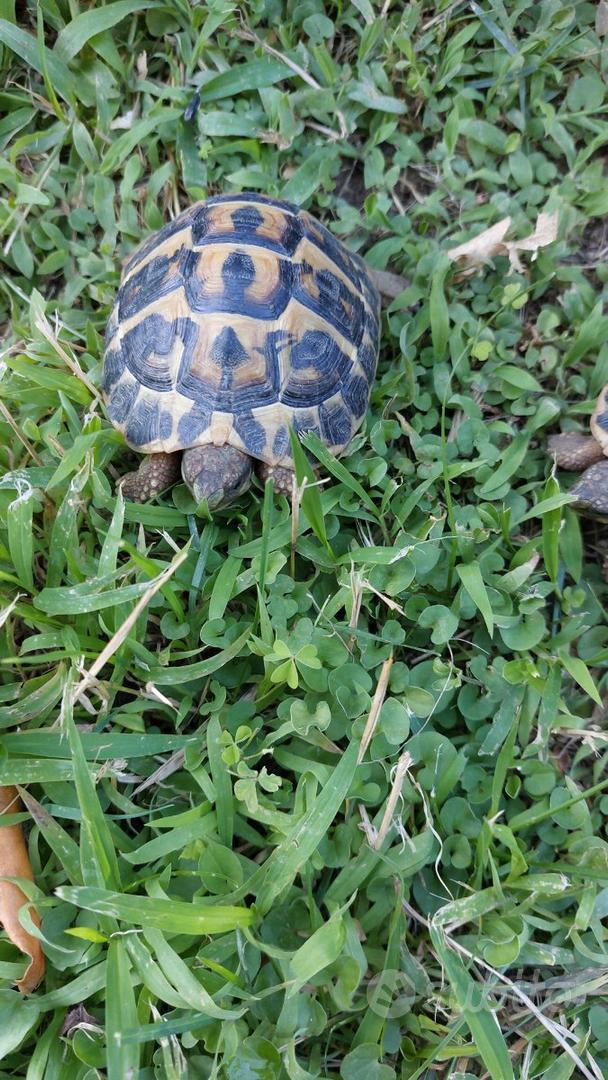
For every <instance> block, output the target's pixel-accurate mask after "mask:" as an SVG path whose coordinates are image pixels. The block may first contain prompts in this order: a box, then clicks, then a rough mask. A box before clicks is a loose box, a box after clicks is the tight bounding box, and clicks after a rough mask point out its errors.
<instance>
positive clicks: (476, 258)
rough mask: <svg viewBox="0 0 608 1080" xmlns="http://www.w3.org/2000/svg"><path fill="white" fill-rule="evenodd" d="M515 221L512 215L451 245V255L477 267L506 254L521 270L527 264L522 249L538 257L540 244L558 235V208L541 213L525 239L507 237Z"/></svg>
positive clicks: (549, 241)
mask: <svg viewBox="0 0 608 1080" xmlns="http://www.w3.org/2000/svg"><path fill="white" fill-rule="evenodd" d="M511 221H512V218H510V217H506V218H503V219H502V220H501V221H498V222H497V223H496V225H491V226H490V228H489V229H484V230H483V232H480V233H478V234H477V236H474V237H473V238H472V239H471V240H466V241H465V243H464V244H458V245H457V246H456V247H453V248H450V249H449V250H448V257H449V258H450V259H452V261H453V262H462V263H464V265H465V266H466V267H470V268H472V269H473V268H475V267H479V266H482V265H483V264H484V263H487V262H489V261H490V259H493V258H494V257H495V255H506V256H507V258H508V260H509V262H510V264H511V266H512V268H513V270H517V271H518V272H521V271H522V270H523V266H522V263H521V261H520V258H519V254H520V252H522V251H530V252H532V257H533V258H534V257H535V256H536V253H537V252H538V250H539V248H543V247H546V246H547V244H552V243H553V241H554V240H556V239H557V213H555V212H554V213H552V214H539V215H538V217H537V219H536V225H535V226H534V229H533V231H532V232H531V233H529V235H528V236H524V237H523V238H522V239H521V240H505V236H506V235H507V232H508V231H509V228H510V226H511Z"/></svg>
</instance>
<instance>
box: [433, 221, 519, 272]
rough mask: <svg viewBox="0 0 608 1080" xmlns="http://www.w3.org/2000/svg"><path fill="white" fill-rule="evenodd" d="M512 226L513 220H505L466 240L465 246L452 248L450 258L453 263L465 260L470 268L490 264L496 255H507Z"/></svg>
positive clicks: (460, 245)
mask: <svg viewBox="0 0 608 1080" xmlns="http://www.w3.org/2000/svg"><path fill="white" fill-rule="evenodd" d="M510 224H511V218H510V217H506V218H503V219H502V221H498V222H497V223H496V225H491V226H490V228H489V229H484V230H483V232H480V233H478V234H477V236H474V237H473V239H472V240H465V242H464V244H458V246H457V247H453V248H450V249H449V251H448V256H449V258H450V259H452V261H453V262H458V260H459V259H463V260H464V261H465V262H466V263H467V264H468V265H469V266H482V265H483V264H484V263H487V262H490V259H493V258H494V256H495V255H504V254H505V250H504V249H505V244H504V240H505V236H506V235H507V231H508V229H509V226H510Z"/></svg>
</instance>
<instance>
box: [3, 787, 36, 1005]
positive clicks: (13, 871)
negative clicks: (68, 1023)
mask: <svg viewBox="0 0 608 1080" xmlns="http://www.w3.org/2000/svg"><path fill="white" fill-rule="evenodd" d="M21 809H22V807H21V803H20V801H19V797H18V795H17V789H16V788H14V787H1V786H0V814H15V813H17V812H18V811H19V810H21ZM0 877H20V878H28V879H29V881H33V880H34V875H33V873H32V868H31V866H30V860H29V857H28V853H27V848H26V846H25V840H24V838H23V832H22V830H21V826H20V825H7V826H5V827H4V828H0ZM26 903H27V897H26V896H25V895H24V893H23V892H22V891H21V889H20V888H19V886H18V885H15V884H14V883H13V882H12V881H1V880H0V923H1V924H2V926H3V927H4V929H5V931H6V933H7V934H8V937H9V938H10V940H11V941H12V942H13V945H16V946H17V948H18V949H20V950H21V952H22V953H24V954H25V956H29V958H30V963H29V965H28V967H27V970H26V972H25V974H24V975H23V976H22V978H21V979H19V980H18V981H17V988H18V989H19V990H20V991H21V993H22V994H29V993H31V991H32V990H35V989H36V987H37V986H38V984H39V983H40V982H41V981H42V979H43V977H44V953H43V952H42V948H41V945H40V942H39V941H38V939H37V938H35V937H32V935H31V934H28V932H27V930H24V929H23V927H22V925H21V923H20V922H19V917H18V916H19V909H20V908H21V907H23V905H24V904H26ZM31 915H32V920H33V922H35V923H36V925H37V926H39V925H40V920H39V918H38V916H37V914H36V912H35V911H34V910H33V909H32V910H31Z"/></svg>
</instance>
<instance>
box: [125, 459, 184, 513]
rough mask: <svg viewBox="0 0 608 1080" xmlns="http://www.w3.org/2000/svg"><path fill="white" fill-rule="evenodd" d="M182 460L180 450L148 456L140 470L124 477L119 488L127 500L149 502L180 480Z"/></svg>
mask: <svg viewBox="0 0 608 1080" xmlns="http://www.w3.org/2000/svg"><path fill="white" fill-rule="evenodd" d="M181 458H182V455H181V451H179V450H178V451H177V452H176V453H175V454H162V453H161V454H148V455H147V456H146V457H145V458H144V459H143V461H142V462H141V465H140V466H139V469H135V470H134V472H130V473H127V475H126V476H123V477H122V479H121V480H119V481H118V486H119V487H120V488H121V489H122V493H123V495H124V496H125V498H126V499H131V500H133V502H147V500H148V499H153V498H154V496H155V495H159V494H160V492H161V491H164V490H165V488H168V487H170V486H171V484H174V483H175V481H176V480H179V478H180V475H181V472H180V466H181Z"/></svg>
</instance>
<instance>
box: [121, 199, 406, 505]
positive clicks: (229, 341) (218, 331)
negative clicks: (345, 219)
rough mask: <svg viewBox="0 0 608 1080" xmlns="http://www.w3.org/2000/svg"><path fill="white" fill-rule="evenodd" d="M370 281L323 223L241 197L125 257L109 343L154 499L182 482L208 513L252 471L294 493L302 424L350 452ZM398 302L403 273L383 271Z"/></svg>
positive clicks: (203, 207)
mask: <svg viewBox="0 0 608 1080" xmlns="http://www.w3.org/2000/svg"><path fill="white" fill-rule="evenodd" d="M372 275H373V271H370V269H369V268H367V267H366V265H365V263H364V262H363V260H362V259H361V258H360V257H359V256H358V255H356V254H354V253H352V252H351V251H349V250H348V249H347V248H346V247H345V246H344V245H343V244H342V243H341V242H340V241H339V240H337V239H336V237H334V236H333V235H332V234H331V233H330V232H329V231H328V230H327V229H326V228H325V227H324V226H323V225H321V224H320V222H318V221H317V220H316V219H315V218H314V217H312V215H311V214H309V213H308V212H307V211H305V210H301V209H299V208H298V207H296V206H293V205H291V204H290V203H288V202H282V201H279V200H277V199H271V198H267V197H265V196H263V195H258V194H251V193H244V194H239V195H218V196H214V197H212V198H209V199H206V200H205V201H203V202H198V203H195V204H194V205H192V206H191V207H189V208H188V209H187V210H186V211H185V212H184V213H182V214H180V215H179V216H178V217H176V218H175V219H174V220H173V221H171V222H169V223H168V224H167V225H165V226H164V228H161V229H160V231H159V232H157V233H155V234H154V235H153V236H151V237H150V238H149V239H147V240H146V241H144V243H143V244H142V245H141V246H140V247H139V248H138V249H137V250H136V251H135V253H134V254H133V255H132V256H131V258H130V259H129V261H128V262H127V264H126V266H125V268H124V271H123V275H122V279H121V283H120V287H119V290H118V293H117V296H116V302H115V304H114V307H113V309H112V313H111V316H110V320H109V324H108V328H107V333H106V349H105V355H104V365H103V392H104V396H105V400H106V404H107V410H108V415H109V417H110V419H111V420H112V422H113V424H114V425H115V426H116V427H117V428H118V429H119V430H120V431H121V432H122V433H123V434H124V436H125V439H126V441H127V443H128V444H129V446H131V447H132V448H133V449H135V450H138V451H141V452H142V453H144V454H145V455H146V457H145V458H144V459H143V461H142V462H141V464H140V466H139V468H138V469H137V470H136V471H135V472H132V473H129V474H127V475H126V476H125V477H124V478H123V479H122V480H121V481H120V483H121V486H122V489H123V492H124V494H125V495H126V496H127V497H128V498H131V499H135V500H140V501H142V500H145V499H149V498H151V497H153V496H154V495H157V494H158V493H159V492H160V491H162V490H164V489H165V488H166V487H168V486H169V485H170V484H171V483H173V482H174V481H175V480H177V479H178V478H179V474H180V468H181V475H182V477H183V479H184V481H185V482H186V484H187V485H188V487H189V488H190V490H191V492H192V494H193V495H194V497H195V499H196V500H197V502H200V501H201V500H202V499H205V500H206V501H207V504H208V506H209V508H210V509H216V508H218V507H220V506H225V505H227V504H228V503H230V502H232V501H233V500H234V499H236V498H237V497H238V496H239V495H240V494H241V493H242V492H243V491H244V490H245V489H246V488H247V487H248V486H249V483H250V481H251V477H252V472H253V469H254V467H255V470H256V471H257V474H258V477H259V478H260V479H261V481H262V482H265V480H266V479H267V478H269V477H270V478H271V479H272V481H273V484H274V487H275V490H277V491H278V492H280V493H283V494H289V493H290V492H291V491H292V486H293V476H294V473H293V459H292V453H291V442H290V436H289V429H290V427H291V428H293V430H294V431H295V432H296V433H301V432H306V431H312V432H315V433H316V434H317V435H318V437H319V438H320V439H321V440H322V441H323V443H324V444H325V445H326V446H327V447H328V448H329V449H330V450H331V451H332V452H333V453H334V454H335V455H339V454H341V453H342V452H343V451H344V450H345V449H346V447H347V446H348V444H349V442H350V441H351V439H352V437H353V435H354V434H355V432H356V431H357V429H358V428H359V426H360V424H361V422H362V420H363V417H364V415H365V412H366V410H367V406H368V402H369V395H370V390H371V386H372V383H373V379H374V376H375V372H376V363H377V358H378V348H379V337H380V297H379V291H378V289H377V288H376V285H375V283H374V280H373V278H372ZM379 276H380V278H381V280H382V283H383V286H384V288H385V291H386V292H387V293H388V294H390V295H393V296H394V295H395V294H396V292H398V291H399V289H400V288H401V289H402V288H404V287H405V284H406V283H405V282H404V281H403V280H402V279H399V278H396V276H395V275H386V274H383V272H380V275H379Z"/></svg>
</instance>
